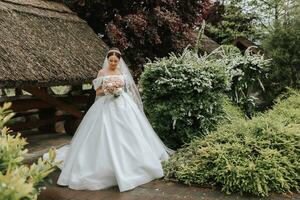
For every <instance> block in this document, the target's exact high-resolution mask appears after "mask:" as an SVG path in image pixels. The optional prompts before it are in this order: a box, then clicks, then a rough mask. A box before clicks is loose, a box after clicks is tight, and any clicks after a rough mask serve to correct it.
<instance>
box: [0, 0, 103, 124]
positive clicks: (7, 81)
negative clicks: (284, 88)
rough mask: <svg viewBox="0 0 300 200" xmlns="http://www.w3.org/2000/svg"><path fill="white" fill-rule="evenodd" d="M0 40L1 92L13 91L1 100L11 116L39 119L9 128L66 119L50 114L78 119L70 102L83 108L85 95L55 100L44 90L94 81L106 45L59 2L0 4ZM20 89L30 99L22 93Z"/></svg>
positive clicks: (9, 1) (6, 1)
mask: <svg viewBox="0 0 300 200" xmlns="http://www.w3.org/2000/svg"><path fill="white" fill-rule="evenodd" d="M0 38H1V42H0V86H1V89H3V88H17V91H19V92H17V95H16V96H13V97H5V96H1V97H0V100H1V102H4V101H11V102H12V103H13V110H14V111H15V112H17V116H16V117H21V116H23V117H24V116H25V117H26V118H28V117H29V116H30V115H32V114H37V115H39V116H40V117H39V118H38V119H36V120H28V121H23V122H21V123H18V124H14V125H13V128H14V129H15V130H25V129H26V130H27V129H32V128H36V127H41V126H46V125H49V124H53V123H55V122H57V121H60V120H64V119H66V118H65V117H64V116H54V115H53V112H54V111H55V110H56V111H57V110H61V111H64V112H65V113H67V114H68V115H69V116H72V117H75V118H78V119H80V118H81V117H82V116H83V113H84V112H83V111H82V109H80V108H79V107H78V106H77V107H76V106H75V105H72V104H74V103H76V102H81V103H83V104H87V99H88V98H89V96H90V95H89V94H85V95H83V94H82V95H81V96H69V95H68V96H62V97H56V96H55V95H53V94H50V93H49V92H48V90H47V88H49V87H50V86H57V85H73V86H75V85H77V86H80V87H81V85H82V84H83V83H90V82H91V81H92V79H94V78H95V77H96V75H97V72H98V70H99V69H100V67H101V65H102V62H103V60H104V56H105V53H106V51H107V50H108V47H107V45H106V44H105V43H104V42H103V41H102V40H101V39H100V38H98V37H97V35H96V33H95V32H93V30H92V29H91V28H90V27H89V26H88V24H87V23H86V22H85V21H84V20H82V19H80V18H79V17H78V16H77V15H76V13H74V12H72V11H71V10H70V9H69V8H68V7H66V6H65V5H63V4H61V3H56V2H50V1H45V0H0ZM22 90H24V91H27V92H29V93H30V94H32V96H31V95H24V94H23V93H22V92H20V91H22ZM90 92H92V91H90ZM90 94H91V93H90ZM50 113H52V114H50ZM50 116H52V117H50Z"/></svg>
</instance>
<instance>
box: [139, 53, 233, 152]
mask: <svg viewBox="0 0 300 200" xmlns="http://www.w3.org/2000/svg"><path fill="white" fill-rule="evenodd" d="M140 84H141V88H142V90H143V95H142V98H143V102H144V108H145V111H146V113H147V115H148V116H149V119H150V121H151V124H152V125H153V128H154V129H155V130H156V131H157V132H158V133H159V135H160V137H161V138H162V140H163V141H164V142H165V143H166V144H167V145H168V146H170V147H172V148H178V147H180V146H181V145H182V144H184V143H186V142H189V141H190V140H191V139H192V138H194V137H196V136H203V135H206V134H207V133H208V132H209V131H211V130H212V129H214V127H215V124H216V123H217V122H218V121H219V119H220V118H222V116H223V111H222V106H221V102H222V101H221V99H222V98H221V95H222V94H223V93H224V91H225V89H227V88H229V78H228V75H227V73H226V65H225V64H224V62H221V61H214V62H210V61H209V60H207V59H204V58H201V57H198V56H197V54H196V53H194V52H192V51H190V50H188V49H185V51H184V52H183V54H182V55H180V56H176V55H175V54H170V56H169V57H165V58H161V59H157V60H155V61H154V62H151V61H150V62H148V63H147V64H146V66H145V70H144V73H143V74H142V76H141V80H140Z"/></svg>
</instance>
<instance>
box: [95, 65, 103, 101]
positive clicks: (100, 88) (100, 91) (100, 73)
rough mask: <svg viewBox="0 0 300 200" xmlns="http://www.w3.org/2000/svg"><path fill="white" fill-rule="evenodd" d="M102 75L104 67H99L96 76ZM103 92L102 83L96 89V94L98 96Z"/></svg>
mask: <svg viewBox="0 0 300 200" xmlns="http://www.w3.org/2000/svg"><path fill="white" fill-rule="evenodd" d="M103 75H104V69H101V70H100V71H99V72H98V75H97V78H98V77H100V76H103ZM103 93H104V89H103V88H102V84H101V85H100V86H99V87H98V88H97V89H96V95H97V96H99V95H101V94H103Z"/></svg>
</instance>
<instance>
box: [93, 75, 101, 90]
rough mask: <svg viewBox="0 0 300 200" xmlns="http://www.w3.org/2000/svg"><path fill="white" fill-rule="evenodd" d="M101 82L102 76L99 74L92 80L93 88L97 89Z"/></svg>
mask: <svg viewBox="0 0 300 200" xmlns="http://www.w3.org/2000/svg"><path fill="white" fill-rule="evenodd" d="M102 83H103V77H101V76H99V77H97V78H95V79H94V80H93V88H94V90H97V88H98V87H100V86H101V85H102Z"/></svg>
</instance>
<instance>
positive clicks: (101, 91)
mask: <svg viewBox="0 0 300 200" xmlns="http://www.w3.org/2000/svg"><path fill="white" fill-rule="evenodd" d="M103 93H104V90H103V89H102V88H101V87H99V88H97V90H96V96H100V95H102V94H103Z"/></svg>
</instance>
